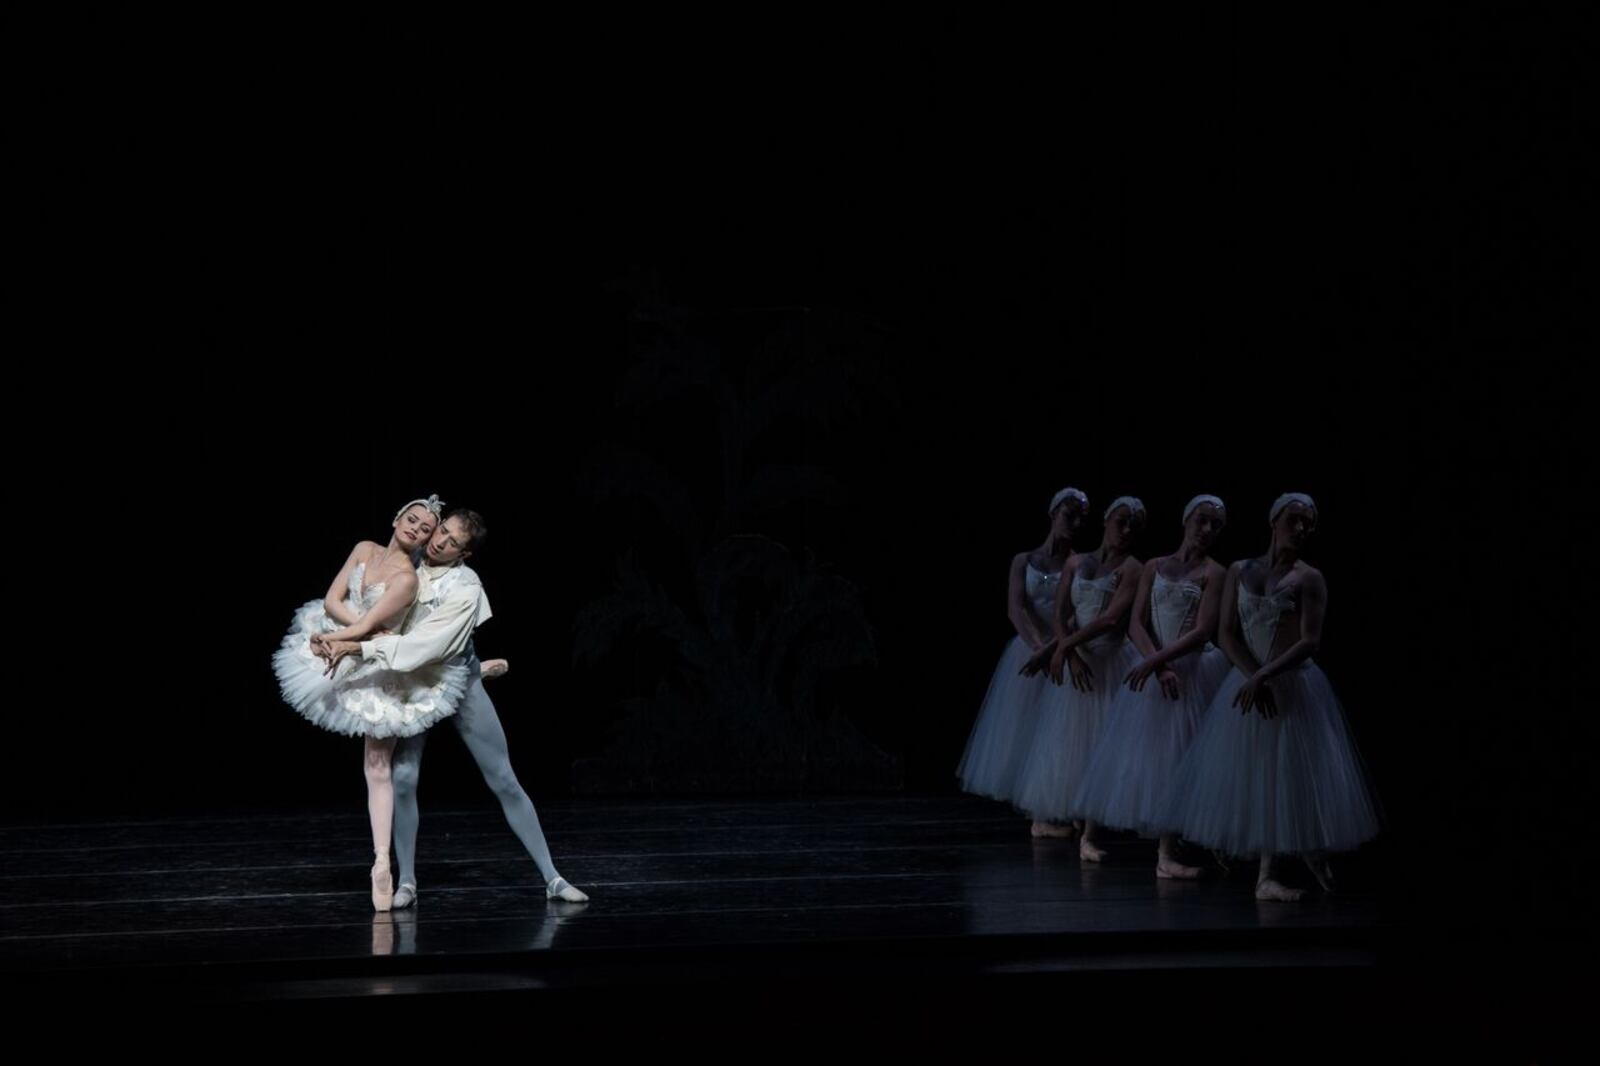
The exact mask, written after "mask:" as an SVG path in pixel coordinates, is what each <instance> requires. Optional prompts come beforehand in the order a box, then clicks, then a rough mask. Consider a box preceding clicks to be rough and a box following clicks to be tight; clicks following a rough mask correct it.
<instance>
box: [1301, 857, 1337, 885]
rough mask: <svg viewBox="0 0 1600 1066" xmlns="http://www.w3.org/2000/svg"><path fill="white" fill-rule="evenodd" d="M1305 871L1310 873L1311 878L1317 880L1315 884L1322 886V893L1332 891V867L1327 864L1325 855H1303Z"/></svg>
mask: <svg viewBox="0 0 1600 1066" xmlns="http://www.w3.org/2000/svg"><path fill="white" fill-rule="evenodd" d="M1302 858H1304V859H1305V863H1306V869H1308V870H1310V871H1311V876H1312V877H1315V878H1316V879H1317V884H1319V885H1321V886H1322V891H1324V892H1329V893H1331V892H1332V891H1333V867H1332V866H1330V865H1329V864H1328V858H1327V856H1325V855H1316V856H1313V855H1305V856H1302Z"/></svg>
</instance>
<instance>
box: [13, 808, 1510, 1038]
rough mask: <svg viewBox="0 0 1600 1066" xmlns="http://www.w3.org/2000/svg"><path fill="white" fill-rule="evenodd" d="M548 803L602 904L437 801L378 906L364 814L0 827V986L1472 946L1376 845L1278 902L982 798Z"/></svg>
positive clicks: (1157, 960)
mask: <svg viewBox="0 0 1600 1066" xmlns="http://www.w3.org/2000/svg"><path fill="white" fill-rule="evenodd" d="M541 815H542V817H543V819H544V822H545V828H546V831H547V833H548V835H549V838H550V842H551V847H552V850H553V851H554V852H555V854H556V856H557V859H558V862H559V865H560V867H561V870H562V872H563V874H565V876H567V877H568V878H569V879H570V880H572V881H573V882H574V883H576V884H578V885H580V886H581V887H583V888H584V889H585V890H587V891H588V892H590V894H591V895H592V897H593V900H592V902H590V903H588V904H582V905H570V904H557V903H548V902H546V901H545V899H544V898H543V894H542V885H541V883H540V881H539V878H538V875H537V871H536V869H535V868H534V866H533V864H532V863H531V862H530V861H528V860H527V859H526V857H525V856H523V855H522V853H521V851H520V849H519V847H518V845H517V842H516V840H515V838H514V837H513V836H512V835H511V833H510V831H509V830H508V829H507V828H506V826H505V824H504V822H503V821H502V820H501V818H500V816H499V812H498V811H497V810H494V809H475V810H455V811H442V810H433V811H426V810H425V812H424V821H423V828H422V838H421V841H420V847H419V854H420V863H419V872H420V879H421V881H422V890H421V898H420V900H419V902H418V905H417V906H416V907H415V908H414V909H411V910H407V911H403V912H397V913H395V914H392V915H374V914H373V913H372V911H371V909H370V904H369V902H368V898H367V893H366V882H365V875H366V867H367V864H368V858H367V854H366V851H367V844H366V826H365V819H364V812H362V811H360V810H355V811H342V812H338V813H331V814H322V815H311V814H299V815H288V814H281V815H272V814H263V815H260V816H257V817H217V818H202V819H192V820H176V819H174V820H166V821H128V822H115V821H105V822H97V823H80V824H62V825H51V826H13V827H7V828H5V829H3V830H0V844H3V853H4V857H5V865H4V870H3V872H0V920H3V932H0V965H3V969H4V974H5V978H6V982H7V985H8V986H9V988H10V990H11V992H12V993H13V994H21V995H24V996H28V995H32V996H40V997H45V998H55V997H58V996H60V997H66V996H77V995H84V994H89V995H95V994H103V995H115V996H118V997H123V998H127V997H130V996H131V997H135V998H137V997H138V996H140V995H154V996H161V997H167V998H170V997H173V996H178V997H182V998H183V999H184V1001H186V1002H211V1003H231V1004H238V1003H263V1002H272V1003H276V1004H283V1003H286V1002H295V1003H301V1004H313V1003H330V1002H342V1003H349V1002H352V1001H362V1000H369V1001H370V1000H373V999H377V998H383V999H385V1000H388V1001H391V1002H393V1001H395V1000H397V999H399V1000H406V1001H414V1000H415V999H416V997H417V996H421V995H424V994H438V995H441V996H448V997H453V998H454V999H455V1000H457V1001H461V1000H463V999H475V1000H476V1001H487V1000H493V999H495V998H496V997H501V998H504V997H508V996H509V997H522V998H527V997H528V996H529V995H530V994H532V993H534V992H535V990H549V991H551V992H552V995H556V996H557V999H558V1000H559V998H560V997H559V995H557V992H556V990H561V989H594V988H597V987H598V988H609V989H615V990H618V991H619V992H621V993H622V994H623V995H629V994H638V993H647V994H652V995H654V994H657V993H660V994H671V993H679V992H682V991H683V990H684V989H686V988H708V987H717V988H721V989H728V990H733V991H734V992H736V993H739V994H751V995H754V994H756V992H757V990H762V989H765V990H769V991H770V990H773V989H784V990H786V992H785V993H784V994H786V995H798V996H802V997H805V996H815V995H819V994H824V993H826V992H828V991H829V990H832V991H835V992H837V991H839V990H842V989H854V990H857V991H860V990H862V989H876V990H879V992H880V993H881V992H882V991H883V990H885V989H891V988H892V989H898V990H900V993H898V994H905V995H908V996H910V997H911V998H913V999H916V1000H917V1001H918V1003H919V1007H918V1010H919V1011H924V1012H925V1011H927V1010H930V1009H933V1008H932V1004H934V1003H936V1002H944V1001H948V1000H950V999H951V998H959V999H961V1000H962V1002H963V1003H964V1004H965V1006H966V1007H967V1008H969V1009H972V1010H978V1009H981V1007H980V1006H979V1005H980V1004H981V1003H983V1002H985V1001H986V997H994V996H998V997H999V1001H998V1002H1000V1003H1002V1004H1014V1003H1016V1002H1018V1001H1019V1000H1020V999H1025V998H1027V997H1031V996H1036V995H1044V996H1045V997H1046V999H1049V998H1051V997H1057V996H1065V997H1067V998H1068V999H1073V998H1078V999H1079V1000H1080V1002H1082V1001H1083V1000H1082V995H1083V993H1084V992H1085V990H1087V991H1088V992H1091V993H1093V995H1092V996H1090V999H1095V998H1098V999H1100V1000H1106V999H1108V998H1109V1000H1111V1002H1102V1003H1101V1004H1100V1007H1099V1008H1097V1009H1098V1010H1100V1011H1101V1016H1104V1017H1108V1018H1109V1017H1113V1016H1118V1017H1120V1016H1122V1015H1125V1014H1128V1013H1130V1011H1131V1005H1132V1004H1134V1003H1137V1002H1139V1001H1140V1000H1141V997H1144V996H1148V995H1166V994H1167V993H1168V992H1170V993H1171V994H1172V998H1171V999H1170V1001H1169V1002H1170V1003H1172V1004H1175V1005H1176V1006H1173V1007H1171V1008H1170V1009H1171V1010H1180V1011H1181V1010H1182V1009H1183V1008H1184V1005H1185V1004H1187V1005H1188V1007H1191V1008H1193V1009H1195V1010H1199V1009H1201V1006H1202V1005H1203V1004H1204V1003H1207V1002H1211V1001H1212V998H1214V997H1215V998H1219V999H1220V1001H1223V1002H1226V1001H1227V999H1228V997H1230V996H1234V995H1236V994H1244V995H1248V996H1251V997H1254V1001H1255V1002H1261V998H1260V997H1262V996H1267V997H1270V996H1274V995H1279V996H1286V997H1287V1003H1288V1004H1289V1007H1290V1009H1291V1010H1293V1009H1300V1010H1304V1009H1309V1007H1308V1004H1311V1003H1314V1002H1317V1001H1320V1002H1323V1003H1325V1004H1326V1003H1334V1002H1337V1003H1342V1004H1344V1008H1342V1009H1347V1010H1349V1011H1353V1012H1356V1013H1357V1014H1359V1013H1360V1012H1361V1011H1365V1010H1370V1011H1376V1012H1380V1013H1381V1012H1382V1011H1385V1010H1389V1009H1393V1007H1394V1002H1393V997H1394V996H1395V995H1396V994H1401V993H1403V991H1404V990H1405V989H1406V988H1407V987H1408V986H1410V985H1411V984H1412V982H1414V981H1415V980H1417V979H1419V977H1420V979H1422V980H1430V979H1433V978H1440V979H1445V980H1451V979H1453V980H1457V981H1460V980H1464V978H1462V977H1461V976H1460V974H1457V975H1456V976H1455V977H1454V978H1450V974H1451V972H1452V971H1453V970H1454V969H1457V968H1458V967H1459V966H1460V965H1462V964H1470V960H1471V958H1472V957H1481V953H1480V955H1479V956H1472V955H1471V952H1470V951H1469V950H1468V948H1467V947H1465V946H1464V945H1465V943H1466V942H1465V941H1462V940H1460V939H1459V938H1458V937H1455V936H1454V935H1452V934H1450V933H1449V932H1448V931H1446V930H1442V929H1437V928H1433V927H1431V926H1430V925H1429V923H1428V922H1427V921H1426V920H1424V919H1425V916H1424V915H1423V914H1422V913H1420V912H1415V913H1414V912H1412V911H1411V910H1410V907H1411V906H1412V905H1411V904H1409V903H1406V902H1403V901H1402V900H1401V899H1399V898H1397V897H1398V896H1399V895H1400V894H1399V893H1397V892H1395V891H1394V887H1395V886H1394V885H1393V883H1392V879H1390V878H1388V877H1386V876H1385V875H1383V873H1382V869H1383V867H1384V856H1383V855H1382V853H1381V850H1380V852H1379V853H1378V854H1376V855H1374V854H1372V853H1366V854H1362V855H1358V856H1354V857H1350V858H1347V859H1345V860H1344V862H1343V863H1342V865H1341V866H1340V867H1339V872H1340V873H1341V874H1342V875H1343V884H1342V885H1341V891H1340V893H1339V894H1338V895H1335V896H1325V895H1322V894H1320V893H1317V892H1315V891H1313V892H1312V893H1311V894H1309V895H1308V897H1307V899H1306V900H1305V901H1303V902H1301V903H1299V904H1292V905H1291V904H1266V903H1257V902H1256V901H1255V899H1254V898H1253V895H1252V887H1253V875H1254V871H1253V867H1251V866H1250V865H1248V864H1246V865H1244V866H1241V867H1238V868H1235V869H1234V870H1233V871H1232V872H1231V873H1228V874H1224V873H1223V872H1221V871H1220V870H1218V869H1216V868H1215V867H1212V868H1211V869H1210V870H1209V871H1208V875H1207V877H1206V878H1205V879H1204V880H1202V881H1199V882H1193V883H1190V882H1173V881H1158V880H1157V879H1156V878H1155V877H1154V876H1153V872H1152V866H1153V859H1154V850H1155V845H1154V842H1153V841H1148V840H1140V839H1137V838H1135V837H1131V836H1122V837H1113V838H1111V839H1110V840H1109V841H1108V846H1109V850H1110V853H1111V854H1110V858H1109V861H1107V862H1106V863H1105V864H1103V865H1102V866H1099V867H1094V866H1087V865H1083V864H1080V862H1079V860H1078V856H1077V848H1076V845H1075V844H1073V843H1064V842H1057V841H1047V842H1035V841H1033V840H1031V839H1030V837H1029V836H1028V833H1027V823H1026V822H1025V821H1024V820H1023V819H1022V818H1021V817H1019V816H1018V815H1016V814H1014V813H1013V812H1011V811H1009V810H1008V809H1006V808H1004V807H1002V806H1000V805H998V804H993V803H989V802H986V801H982V800H976V799H971V798H966V797H872V798H812V799H746V800H726V799H719V800H697V801H696V800H655V801H649V800H632V801H583V802H563V803H548V804H543V805H541ZM1194 857H1195V858H1196V859H1202V858H1204V857H1203V856H1199V855H1196V856H1194ZM1291 874H1292V875H1294V876H1297V877H1298V878H1299V880H1300V882H1301V883H1309V877H1308V876H1306V874H1305V872H1304V870H1303V869H1296V870H1292V871H1291ZM1313 887H1314V886H1313ZM919 989H920V990H922V991H921V992H916V991H911V992H907V991H906V990H919ZM1291 990H1292V991H1291ZM933 991H936V992H937V995H933V996H929V995H925V994H923V993H929V992H933ZM407 993H414V994H415V995H406V994H407ZM1313 993H1314V995H1313ZM485 997H487V1000H486V999H485ZM1308 997H1309V998H1308ZM535 998H537V997H535ZM880 998H881V996H880ZM1296 1004H1298V1007H1296V1006H1295V1005H1296ZM1106 1012H1109V1013H1106ZM1119 1012H1120V1013H1119ZM935 1013H937V1012H935Z"/></svg>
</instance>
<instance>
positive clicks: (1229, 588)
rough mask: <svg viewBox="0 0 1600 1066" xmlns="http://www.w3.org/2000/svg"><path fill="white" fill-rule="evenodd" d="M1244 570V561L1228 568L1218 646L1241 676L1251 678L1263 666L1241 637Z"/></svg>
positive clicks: (1218, 627)
mask: <svg viewBox="0 0 1600 1066" xmlns="http://www.w3.org/2000/svg"><path fill="white" fill-rule="evenodd" d="M1243 569H1244V561H1243V560H1242V559H1241V560H1240V561H1239V562H1236V563H1234V564H1233V565H1232V566H1230V567H1228V577H1227V579H1226V580H1225V581H1223V583H1222V604H1221V613H1220V614H1219V615H1218V617H1217V646H1218V647H1220V648H1221V649H1222V653H1223V654H1224V655H1226V656H1227V657H1228V661H1229V662H1231V663H1232V664H1233V665H1234V666H1235V667H1237V668H1238V670H1239V672H1240V673H1241V674H1243V675H1244V676H1245V677H1249V676H1250V675H1251V674H1253V673H1255V672H1256V671H1257V670H1259V669H1261V664H1260V663H1258V662H1256V657H1255V656H1254V655H1251V654H1250V649H1249V648H1248V647H1246V646H1245V643H1244V641H1243V640H1241V639H1240V637H1239V573H1240V571H1242V570H1243Z"/></svg>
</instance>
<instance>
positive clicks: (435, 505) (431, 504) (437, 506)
mask: <svg viewBox="0 0 1600 1066" xmlns="http://www.w3.org/2000/svg"><path fill="white" fill-rule="evenodd" d="M419 503H420V504H422V506H424V507H426V508H427V509H428V510H429V511H431V512H432V513H433V517H435V518H438V517H439V514H440V512H441V511H443V510H444V501H443V500H441V499H439V497H438V496H429V497H428V498H427V499H426V500H412V501H411V502H410V503H408V504H406V505H405V506H404V507H402V508H400V510H398V511H396V512H395V513H394V520H395V521H396V522H398V521H400V516H401V515H403V514H405V513H406V512H407V511H409V510H411V508H413V507H415V506H416V505H417V504H419Z"/></svg>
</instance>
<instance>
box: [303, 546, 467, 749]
mask: <svg viewBox="0 0 1600 1066" xmlns="http://www.w3.org/2000/svg"><path fill="white" fill-rule="evenodd" d="M364 571H365V564H359V565H357V566H356V568H355V572H354V573H352V574H351V575H350V599H349V602H350V603H351V605H352V606H354V607H355V608H356V610H357V611H358V612H359V613H361V614H365V613H366V611H367V610H369V609H370V608H371V607H372V606H373V605H374V604H376V603H377V601H378V598H379V597H380V596H382V594H383V589H384V586H383V585H382V584H378V585H373V586H372V587H371V588H368V589H367V590H366V592H365V594H363V593H362V590H361V577H362V574H363V572H364ZM340 628H342V627H341V626H340V625H339V623H337V622H336V621H334V620H333V619H331V618H329V617H328V615H327V612H326V611H325V610H324V609H323V601H321V600H312V601H311V602H309V603H306V604H304V605H303V606H301V608H300V609H299V610H297V611H296V612H295V615H294V623H293V624H292V625H291V626H290V627H289V632H288V635H286V636H285V637H284V638H283V643H282V644H281V645H280V646H279V648H278V650H277V652H276V653H274V655H273V656H272V670H273V673H274V674H276V675H277V678H278V689H279V691H280V692H281V693H282V694H283V699H284V702H286V703H287V704H289V706H291V707H293V708H294V709H295V710H296V711H298V712H299V713H300V714H302V715H303V716H305V717H306V718H307V719H308V720H310V721H311V722H313V723H314V724H316V725H319V726H321V727H322V728H323V729H326V730H329V731H330V732H334V733H342V734H344V735H345V736H367V737H410V736H415V735H416V734H418V733H421V732H422V731H423V730H425V729H427V728H428V727H429V726H432V725H433V724H434V723H436V722H438V721H440V720H441V719H443V718H446V717H448V716H450V715H452V714H454V713H455V710H456V707H457V705H458V704H459V703H460V702H461V699H462V697H463V696H464V695H465V694H466V691H467V688H468V686H469V685H471V683H472V676H471V673H470V671H469V669H468V667H467V666H466V665H465V664H462V663H456V664H453V665H444V664H440V665H437V666H426V667H423V668H421V669H418V670H413V671H411V672H410V673H398V672H396V671H394V670H386V669H383V668H382V667H380V666H379V665H378V664H377V663H375V662H370V661H362V660H361V659H360V658H359V657H356V656H350V657H347V658H346V659H345V660H344V661H343V662H341V663H340V664H339V668H338V670H336V671H335V673H334V676H333V677H327V676H324V670H325V669H326V668H327V665H328V664H327V663H326V662H325V661H324V660H322V659H320V658H318V657H317V656H316V655H315V654H314V653H313V652H312V651H311V635H312V634H313V633H331V632H333V631H334V630H336V629H340Z"/></svg>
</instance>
